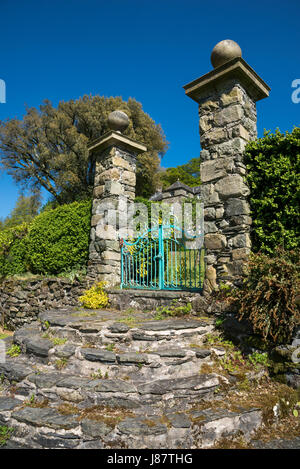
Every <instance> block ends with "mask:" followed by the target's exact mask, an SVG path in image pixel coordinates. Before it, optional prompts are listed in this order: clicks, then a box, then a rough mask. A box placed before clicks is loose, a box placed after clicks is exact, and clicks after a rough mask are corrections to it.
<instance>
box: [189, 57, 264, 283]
mask: <svg viewBox="0 0 300 469" xmlns="http://www.w3.org/2000/svg"><path fill="white" fill-rule="evenodd" d="M184 89H185V90H186V94H187V95H188V96H189V97H191V98H192V99H193V100H195V101H196V102H197V103H198V104H199V131H200V142H201V147H202V151H201V163H200V175H201V183H202V185H201V196H202V201H203V202H204V230H205V247H206V265H207V271H206V281H205V289H206V291H208V292H211V291H212V290H214V289H217V288H218V285H219V284H220V282H224V283H231V284H232V283H233V284H237V285H238V284H239V282H240V280H241V278H242V276H243V274H244V272H245V264H246V261H247V258H248V256H249V253H250V248H251V242H250V236H249V233H250V229H251V223H252V219H251V217H250V207H249V202H248V196H249V194H250V191H249V187H248V186H247V184H246V182H245V175H246V166H245V164H244V162H243V159H244V150H245V146H246V144H247V142H248V141H249V140H253V139H255V138H256V137H257V129H256V118H257V117H256V101H257V100H259V99H262V98H264V97H267V96H268V93H269V87H268V86H267V85H266V84H265V83H264V82H263V81H262V80H261V78H260V77H258V75H257V74H256V73H255V72H254V70H252V69H251V67H250V66H249V65H248V64H247V63H246V62H245V61H244V60H243V59H242V58H236V59H233V60H231V61H230V62H228V63H227V64H224V65H222V66H220V67H217V68H216V69H215V70H213V71H211V72H209V73H208V74H206V75H204V76H203V77H200V78H199V79H197V80H195V81H194V82H192V83H189V84H188V85H186V86H184Z"/></svg>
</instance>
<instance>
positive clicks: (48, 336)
mask: <svg viewBox="0 0 300 469" xmlns="http://www.w3.org/2000/svg"><path fill="white" fill-rule="evenodd" d="M42 338H43V339H48V340H50V341H51V342H52V343H53V345H54V346H56V345H64V344H65V343H66V342H67V339H62V338H60V337H54V336H53V335H51V334H50V333H49V332H46V333H45V334H43V335H42Z"/></svg>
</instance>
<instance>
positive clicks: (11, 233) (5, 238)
mask: <svg viewBox="0 0 300 469" xmlns="http://www.w3.org/2000/svg"><path fill="white" fill-rule="evenodd" d="M28 226H29V225H27V223H23V224H22V225H18V226H14V227H12V228H7V229H5V230H1V231H0V277H6V276H8V275H14V274H20V273H23V272H25V271H26V270H27V268H28V255H27V234H28Z"/></svg>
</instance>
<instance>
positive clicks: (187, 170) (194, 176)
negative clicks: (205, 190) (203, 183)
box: [159, 157, 200, 189]
mask: <svg viewBox="0 0 300 469" xmlns="http://www.w3.org/2000/svg"><path fill="white" fill-rule="evenodd" d="M159 178H160V182H161V184H162V186H163V188H164V189H166V188H167V187H169V186H171V185H172V184H173V183H174V182H176V181H180V182H182V183H183V184H187V185H188V186H190V187H195V186H199V185H200V157H199V158H192V159H191V160H190V161H189V162H188V163H186V164H183V165H180V166H176V167H175V168H167V169H166V170H164V171H161V172H160V173H159Z"/></svg>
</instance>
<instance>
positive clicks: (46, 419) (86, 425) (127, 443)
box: [0, 397, 262, 449]
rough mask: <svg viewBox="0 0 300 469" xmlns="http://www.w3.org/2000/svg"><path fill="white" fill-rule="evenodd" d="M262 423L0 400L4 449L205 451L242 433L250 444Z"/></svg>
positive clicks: (220, 414) (248, 415)
mask: <svg viewBox="0 0 300 469" xmlns="http://www.w3.org/2000/svg"><path fill="white" fill-rule="evenodd" d="M261 419H262V417H261V412H260V411H259V410H257V409H241V410H240V411H239V412H230V411H228V410H222V409H220V410H218V411H217V412H216V411H210V410H207V411H202V412H197V411H180V410H178V409H176V408H174V409H172V408H169V409H168V408H166V409H164V411H162V412H161V413H160V414H159V415H157V414H153V413H145V414H143V415H141V414H137V413H136V412H135V411H134V410H132V409H131V410H128V409H126V408H122V407H121V406H119V407H109V406H103V405H94V406H91V407H84V408H79V406H75V405H73V406H69V408H67V407H66V406H65V407H63V406H59V405H57V404H55V405H51V406H50V405H47V406H44V407H37V406H35V407H34V406H33V405H32V406H30V405H24V403H22V401H20V400H18V399H15V398H11V397H0V423H1V424H2V425H6V426H7V427H9V428H12V429H13V431H12V433H11V437H10V440H9V442H8V444H7V445H6V446H4V448H5V447H7V448H22V447H24V448H36V449H47V448H49V449H50V448H65V449H71V448H74V449H75V448H77V449H87V448H90V449H92V448H94V449H100V448H130V449H142V448H149V449H159V448H174V449H176V448H181V449H184V448H187V449H195V448H209V447H211V446H213V444H214V443H215V442H216V441H217V440H218V439H220V438H222V437H224V436H228V435H230V436H233V435H235V434H240V433H243V435H244V438H245V439H247V438H248V439H249V438H251V434H252V432H253V431H254V430H255V429H256V428H258V427H259V426H260V425H261Z"/></svg>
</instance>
